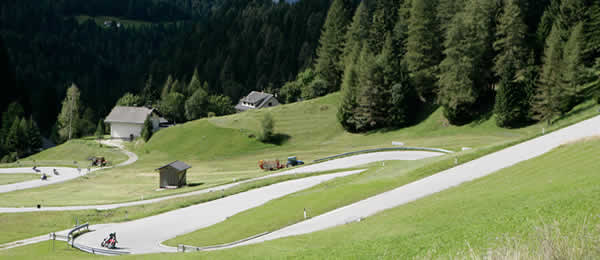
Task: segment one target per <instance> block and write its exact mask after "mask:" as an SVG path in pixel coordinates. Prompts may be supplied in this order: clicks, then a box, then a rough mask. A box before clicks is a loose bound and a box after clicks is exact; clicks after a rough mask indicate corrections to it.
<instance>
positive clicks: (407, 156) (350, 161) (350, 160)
mask: <svg viewBox="0 0 600 260" xmlns="http://www.w3.org/2000/svg"><path fill="white" fill-rule="evenodd" d="M127 153H129V152H127ZM439 155H443V153H436V152H424V151H393V152H380V153H372V154H360V155H355V156H351V157H346V158H341V159H335V160H331V161H327V162H323V163H318V164H313V165H307V166H305V167H300V168H295V169H292V170H288V171H283V172H279V173H275V174H270V175H266V176H263V177H258V178H254V179H249V180H245V181H240V182H235V183H230V184H225V185H220V186H217V187H213V188H209V189H204V190H199V191H193V192H188V193H184V194H178V195H172V196H165V197H161V198H156V199H149V200H140V201H133V202H125V203H115V204H104V205H81V206H64V207H42V208H41V209H38V208H35V207H22V208H0V213H17V212H32V211H67V210H86V209H98V210H107V209H115V208H121V207H130V206H138V205H144V204H150V203H156V202H159V201H163V200H168V199H173V198H180V197H187V196H195V195H199V194H203V193H208V192H213V191H220V190H225V189H229V188H231V187H234V186H237V185H240V184H243V183H247V182H252V181H257V180H262V179H267V178H273V177H277V176H282V175H289V174H300V173H310V172H318V171H329V170H336V169H343V168H352V167H356V166H359V165H363V164H367V163H372V162H378V161H387V160H420V159H425V158H429V157H434V156H439ZM133 156H135V154H133ZM135 158H136V159H137V156H136V157H135ZM128 161H129V160H128ZM134 161H135V160H134ZM125 163H127V162H125ZM125 163H123V164H125ZM123 164H119V166H121V165H123ZM29 170H31V169H29ZM75 177H77V176H75ZM38 181H39V180H38Z"/></svg>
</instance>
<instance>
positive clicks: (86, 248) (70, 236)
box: [50, 223, 129, 256]
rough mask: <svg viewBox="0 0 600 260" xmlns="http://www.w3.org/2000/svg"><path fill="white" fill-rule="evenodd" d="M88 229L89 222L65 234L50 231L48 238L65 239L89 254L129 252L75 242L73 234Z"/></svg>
mask: <svg viewBox="0 0 600 260" xmlns="http://www.w3.org/2000/svg"><path fill="white" fill-rule="evenodd" d="M84 229H85V230H86V231H89V224H88V223H85V224H82V225H79V226H76V227H74V228H73V229H71V230H70V231H69V233H67V235H66V236H65V235H60V234H56V233H50V239H53V240H62V241H66V242H67V243H69V244H71V247H73V248H77V249H79V250H81V251H83V252H87V253H90V254H95V255H107V256H114V255H126V254H129V252H124V251H115V250H110V249H102V248H94V247H89V246H84V245H80V244H77V243H75V235H77V234H78V233H80V232H81V231H83V230H84Z"/></svg>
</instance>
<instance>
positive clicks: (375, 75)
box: [355, 48, 389, 132]
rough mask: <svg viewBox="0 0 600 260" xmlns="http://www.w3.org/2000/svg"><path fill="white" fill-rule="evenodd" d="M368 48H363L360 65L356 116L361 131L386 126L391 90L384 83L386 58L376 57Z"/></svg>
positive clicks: (357, 127)
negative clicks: (388, 99) (388, 97)
mask: <svg viewBox="0 0 600 260" xmlns="http://www.w3.org/2000/svg"><path fill="white" fill-rule="evenodd" d="M368 49H369V48H363V51H362V53H361V58H360V62H359V65H358V68H359V69H358V72H359V73H358V83H359V86H360V90H359V91H358V93H359V96H358V97H357V102H358V108H357V112H356V114H355V118H356V121H357V126H356V130H357V131H359V132H364V131H369V130H372V129H377V128H381V127H385V118H386V116H387V113H386V112H387V111H386V110H387V98H386V95H387V94H389V91H388V89H386V87H385V84H384V68H383V59H384V58H383V57H382V56H380V55H379V56H377V57H375V56H374V55H373V54H372V53H371V52H370V51H369V50H368Z"/></svg>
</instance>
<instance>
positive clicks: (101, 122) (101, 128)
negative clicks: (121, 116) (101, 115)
mask: <svg viewBox="0 0 600 260" xmlns="http://www.w3.org/2000/svg"><path fill="white" fill-rule="evenodd" d="M94 135H95V136H96V138H98V139H102V138H103V137H104V120H102V119H100V120H98V126H97V127H96V132H95V133H94Z"/></svg>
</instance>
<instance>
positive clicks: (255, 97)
mask: <svg viewBox="0 0 600 260" xmlns="http://www.w3.org/2000/svg"><path fill="white" fill-rule="evenodd" d="M272 96H273V95H271V94H269V93H265V92H258V91H252V92H250V94H248V96H245V97H244V98H243V99H242V102H248V103H250V104H255V105H258V104H257V103H259V102H263V101H264V100H265V99H267V98H269V97H272Z"/></svg>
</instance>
